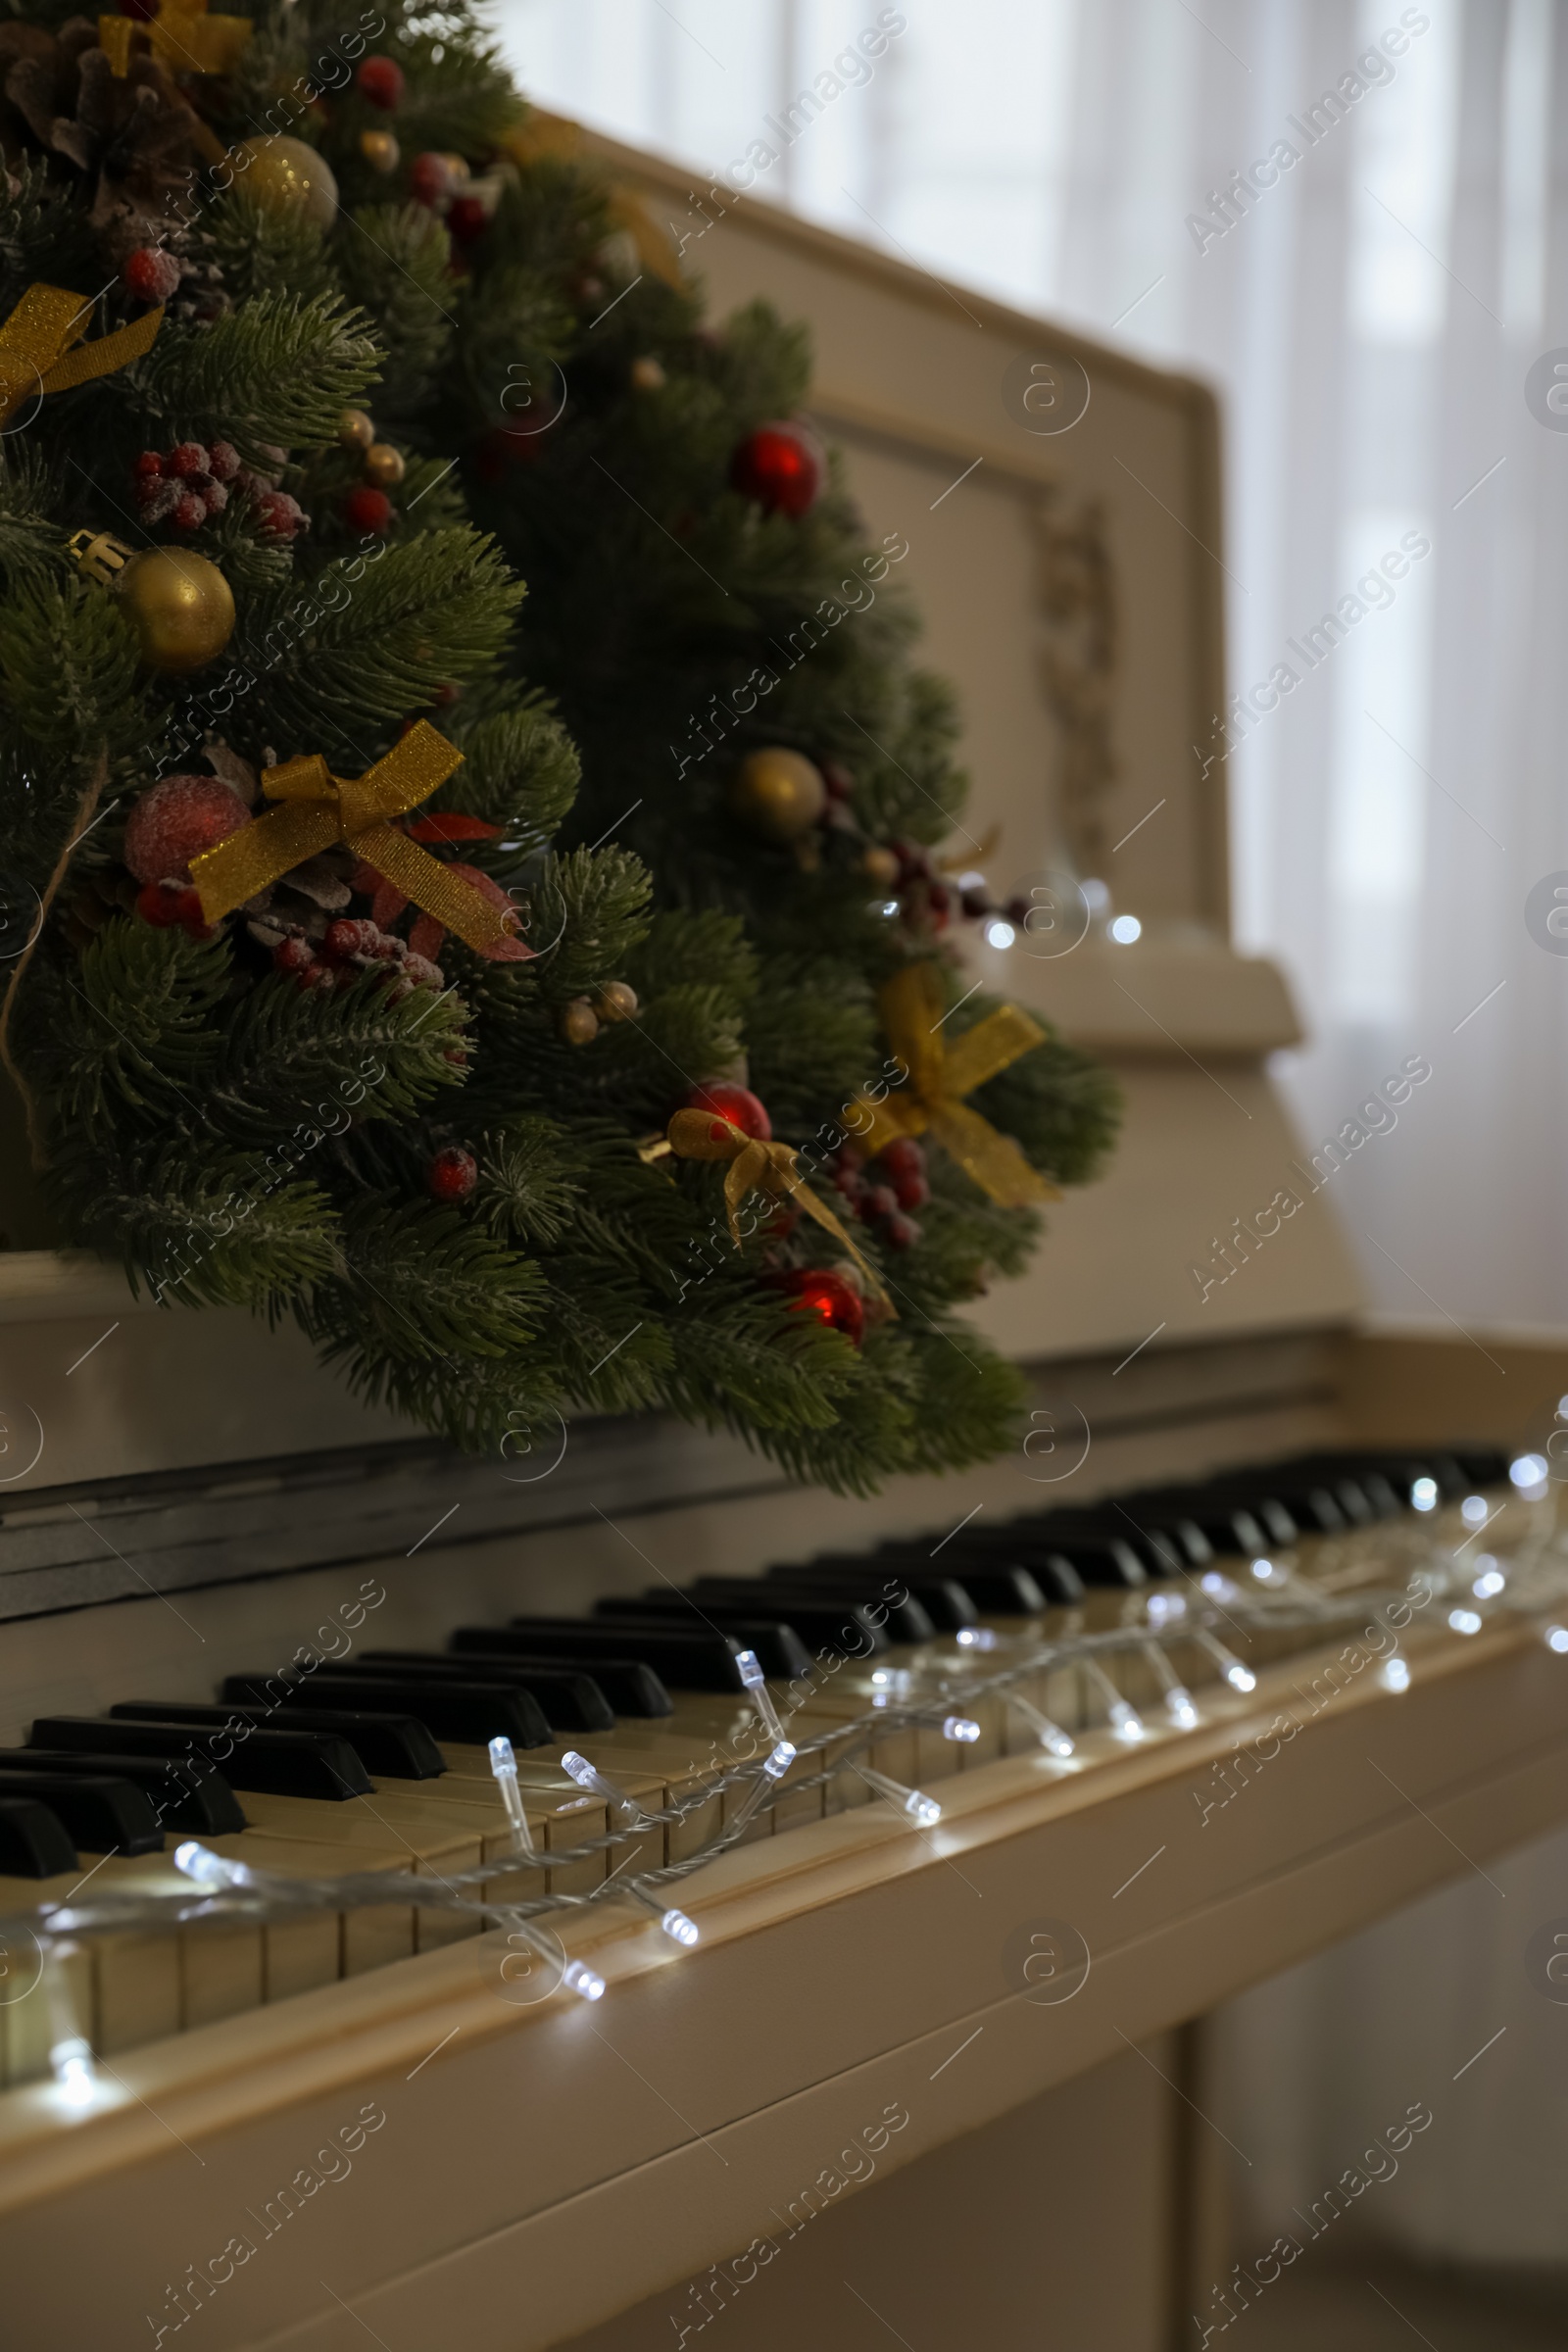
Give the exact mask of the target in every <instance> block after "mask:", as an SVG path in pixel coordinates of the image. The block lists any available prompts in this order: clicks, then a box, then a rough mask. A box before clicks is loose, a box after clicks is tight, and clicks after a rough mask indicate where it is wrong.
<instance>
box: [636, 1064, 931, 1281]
mask: <svg viewBox="0 0 1568 2352" xmlns="http://www.w3.org/2000/svg"><path fill="white" fill-rule="evenodd" d="M668 1133H669V1147H670V1150H671V1151H672V1152H674V1153H675V1155H676V1157H677V1158H679V1159H727V1160H728V1161H729V1166H728V1167H727V1168H726V1170H725V1171H724V1205H725V1207H726V1208H727V1209H728V1211H729V1230H730V1239H731V1240H732V1241H733V1242H734V1243H735V1244H736V1246H737V1248H738V1247H739V1244H740V1238H741V1229H740V1211H741V1203H742V1202H743V1201H745V1199H746V1197H747V1195H748V1194H749V1193H764V1194H766V1196H767V1197H768V1199H769V1200H773V1201H785V1200H788V1201H794V1202H795V1204H796V1206H797V1207H798V1208H804V1209H805V1211H806V1213H807V1215H808V1216H809V1217H814V1218H815V1219H816V1222H817V1223H818V1225H820V1226H821V1227H822V1228H823V1229H824V1231H826V1232H828V1233H830V1234H831V1235H832V1236H833V1239H834V1240H835V1241H836V1242H838V1243H840V1244H841V1245H842V1246H843V1248H844V1249H846V1250H848V1251H849V1253H850V1255H851V1257H853V1258H854V1260H855V1262H856V1264H857V1265H858V1267H859V1269H860V1272H861V1273H862V1274H863V1275H864V1276H865V1278H866V1280H867V1282H869V1283H870V1284H871V1286H872V1288H873V1290H874V1291H875V1293H876V1296H877V1297H878V1299H881V1300H882V1302H883V1303H884V1305H885V1306H886V1307H887V1309H888V1312H889V1313H890V1314H891V1313H892V1311H893V1302H892V1300H891V1299H889V1298H888V1295H887V1291H886V1289H885V1287H884V1286H883V1283H882V1279H881V1277H880V1275H879V1274H878V1273H877V1271H876V1268H875V1267H874V1266H871V1265H869V1264H867V1262H866V1260H865V1259H864V1258H863V1257H862V1256H861V1255H860V1252H859V1250H858V1249H857V1248H856V1246H855V1244H854V1242H852V1241H851V1239H850V1237H849V1235H848V1234H847V1233H846V1232H845V1230H844V1228H843V1226H842V1225H841V1224H840V1223H839V1221H838V1218H837V1217H836V1216H835V1215H834V1214H833V1211H832V1210H831V1209H830V1208H829V1207H828V1206H827V1204H826V1202H825V1201H819V1200H818V1199H817V1197H816V1195H815V1194H814V1193H813V1192H812V1190H811V1188H810V1186H809V1184H808V1183H807V1181H806V1178H805V1177H804V1176H803V1175H802V1174H801V1171H800V1169H799V1168H798V1167H797V1166H796V1164H795V1152H794V1149H793V1147H792V1146H791V1145H789V1144H773V1143H768V1144H763V1143H760V1142H759V1141H758V1139H757V1138H756V1136H752V1135H746V1134H743V1132H742V1131H741V1129H740V1128H739V1127H737V1126H736V1125H735V1124H734V1122H733V1120H730V1119H726V1118H722V1117H721V1116H720V1115H719V1113H718V1112H717V1111H713V1110H677V1111H676V1113H675V1115H674V1117H673V1118H672V1119H671V1120H670V1122H669V1130H668Z"/></svg>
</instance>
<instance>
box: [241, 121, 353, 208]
mask: <svg viewBox="0 0 1568 2352" xmlns="http://www.w3.org/2000/svg"><path fill="white" fill-rule="evenodd" d="M238 152H239V154H240V155H242V156H248V157H249V159H250V160H249V162H248V163H246V164H243V165H242V166H241V167H240V170H239V172H238V173H237V174H236V176H235V180H234V185H235V186H236V187H237V188H240V189H242V190H243V191H244V193H245V194H246V195H247V196H248V197H249V198H250V200H251V202H252V203H253V204H258V205H260V206H261V208H262V210H263V212H264V213H299V214H301V215H302V216H303V218H304V219H305V220H307V221H311V222H312V223H313V225H314V226H315V227H317V228H330V227H331V225H332V223H333V221H335V220H336V219H337V181H336V180H335V179H334V178H333V176H332V167H331V165H330V164H329V163H328V162H327V160H326V158H325V156H323V155H318V154H317V152H316V149H315V148H314V147H307V145H306V144H305V141H304V140H303V139H289V138H283V137H281V136H279V137H276V138H269V137H263V138H259V139H244V140H242V141H241V142H240V146H239V150H238Z"/></svg>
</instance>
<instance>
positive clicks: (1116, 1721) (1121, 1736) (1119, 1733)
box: [1109, 1698, 1145, 1746]
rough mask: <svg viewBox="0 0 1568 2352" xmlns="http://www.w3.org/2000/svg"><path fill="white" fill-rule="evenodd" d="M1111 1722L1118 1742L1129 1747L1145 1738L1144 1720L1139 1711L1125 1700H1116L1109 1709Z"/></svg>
mask: <svg viewBox="0 0 1568 2352" xmlns="http://www.w3.org/2000/svg"><path fill="white" fill-rule="evenodd" d="M1109 1714H1110V1721H1111V1726H1112V1729H1113V1730H1114V1732H1115V1734H1116V1737H1117V1739H1118V1740H1126V1741H1127V1743H1128V1745H1129V1746H1131V1745H1132V1744H1133V1742H1134V1741H1135V1740H1142V1738H1143V1737H1144V1729H1145V1726H1144V1719H1143V1717H1142V1716H1141V1715H1140V1714H1139V1712H1138V1709H1137V1708H1136V1707H1135V1706H1133V1705H1131V1704H1130V1702H1129V1701H1128V1700H1127V1699H1125V1698H1118V1699H1114V1700H1113V1701H1112V1702H1111V1705H1110V1708H1109Z"/></svg>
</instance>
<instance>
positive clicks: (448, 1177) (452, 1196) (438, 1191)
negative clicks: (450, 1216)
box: [424, 1144, 479, 1201]
mask: <svg viewBox="0 0 1568 2352" xmlns="http://www.w3.org/2000/svg"><path fill="white" fill-rule="evenodd" d="M478 1181H479V1163H478V1161H477V1160H476V1159H475V1158H474V1156H473V1153H472V1152H465V1151H464V1150H463V1149H462V1148H461V1146H459V1145H457V1144H448V1146H447V1148H446V1150H445V1151H444V1152H437V1153H436V1155H435V1157H434V1159H432V1160H431V1162H430V1165H429V1166H428V1167H427V1168H426V1169H425V1172H424V1182H425V1188H426V1190H427V1191H428V1193H429V1195H430V1198H431V1200H432V1201H466V1199H467V1198H468V1195H469V1194H470V1193H471V1192H472V1190H473V1188H474V1186H475V1185H476V1184H477V1183H478Z"/></svg>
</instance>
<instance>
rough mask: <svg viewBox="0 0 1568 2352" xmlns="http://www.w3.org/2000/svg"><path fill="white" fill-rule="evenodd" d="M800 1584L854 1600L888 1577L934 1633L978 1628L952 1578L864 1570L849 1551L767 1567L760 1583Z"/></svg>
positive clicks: (968, 1598) (970, 1604)
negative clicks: (921, 1612) (917, 1605)
mask: <svg viewBox="0 0 1568 2352" xmlns="http://www.w3.org/2000/svg"><path fill="white" fill-rule="evenodd" d="M775 1576H776V1577H778V1578H780V1579H781V1580H783V1579H788V1580H791V1581H793V1582H796V1583H800V1584H803V1585H812V1584H820V1585H821V1586H822V1587H823V1589H824V1590H825V1591H832V1592H842V1593H845V1594H846V1595H847V1596H850V1597H854V1598H860V1597H862V1596H863V1595H864V1594H865V1593H867V1592H868V1591H880V1589H881V1588H882V1587H883V1586H884V1585H886V1584H887V1582H888V1581H889V1578H890V1577H894V1578H896V1580H897V1584H898V1586H899V1587H900V1588H901V1589H902V1590H903V1591H905V1592H907V1593H909V1594H910V1595H911V1596H912V1597H913V1598H914V1599H915V1600H917V1601H918V1602H919V1603H920V1606H921V1607H922V1608H923V1609H924V1611H925V1613H926V1615H927V1616H928V1617H929V1618H930V1620H931V1623H932V1626H933V1628H934V1630H935V1631H936V1632H937V1633H938V1634H956V1633H957V1632H959V1631H960V1630H961V1628H962V1627H964V1626H966V1625H978V1624H979V1622H980V1612H979V1610H978V1609H977V1608H976V1606H975V1603H974V1597H973V1595H972V1593H969V1592H968V1591H967V1589H966V1588H965V1586H964V1585H963V1583H962V1582H961V1581H960V1580H959V1579H958V1578H957V1577H956V1576H931V1575H929V1574H921V1575H917V1574H916V1573H915V1571H914V1569H913V1568H912V1567H909V1566H907V1565H903V1564H901V1565H900V1566H899V1567H898V1568H897V1569H884V1568H883V1567H881V1566H880V1565H877V1566H872V1567H869V1568H868V1567H867V1564H866V1560H865V1557H864V1554H863V1553H861V1554H852V1553H850V1552H836V1551H824V1552H818V1553H817V1555H816V1557H815V1558H814V1559H810V1560H807V1561H806V1562H805V1563H804V1564H803V1565H802V1566H801V1567H799V1568H769V1569H768V1571H767V1573H766V1576H765V1577H764V1579H763V1582H764V1584H769V1583H771V1582H772V1580H773V1578H774V1577H775Z"/></svg>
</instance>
